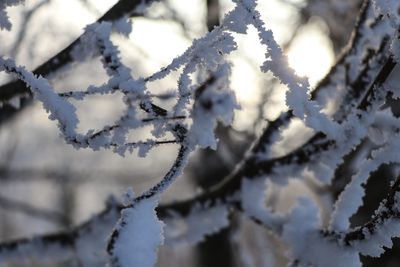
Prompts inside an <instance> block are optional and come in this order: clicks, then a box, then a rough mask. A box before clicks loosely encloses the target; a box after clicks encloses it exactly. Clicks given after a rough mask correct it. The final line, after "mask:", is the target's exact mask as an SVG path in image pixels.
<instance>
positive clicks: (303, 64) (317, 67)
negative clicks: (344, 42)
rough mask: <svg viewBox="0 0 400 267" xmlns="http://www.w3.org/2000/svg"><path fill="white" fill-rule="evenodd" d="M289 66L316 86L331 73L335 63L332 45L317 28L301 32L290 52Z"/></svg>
mask: <svg viewBox="0 0 400 267" xmlns="http://www.w3.org/2000/svg"><path fill="white" fill-rule="evenodd" d="M288 60H289V65H290V67H292V68H293V69H294V70H295V71H296V73H297V74H298V75H299V76H306V77H308V78H309V81H310V84H311V86H313V85H315V84H316V83H317V82H318V81H319V80H320V79H321V78H323V77H324V75H325V74H326V73H327V72H328V71H329V69H330V67H331V66H332V64H333V62H334V55H333V52H332V48H331V44H330V43H329V41H328V39H327V37H326V36H325V35H324V33H322V32H321V29H319V28H318V27H316V26H309V27H307V29H305V30H304V31H302V32H300V34H299V36H297V37H296V39H295V40H294V42H293V44H292V46H291V47H290V49H289V51H288Z"/></svg>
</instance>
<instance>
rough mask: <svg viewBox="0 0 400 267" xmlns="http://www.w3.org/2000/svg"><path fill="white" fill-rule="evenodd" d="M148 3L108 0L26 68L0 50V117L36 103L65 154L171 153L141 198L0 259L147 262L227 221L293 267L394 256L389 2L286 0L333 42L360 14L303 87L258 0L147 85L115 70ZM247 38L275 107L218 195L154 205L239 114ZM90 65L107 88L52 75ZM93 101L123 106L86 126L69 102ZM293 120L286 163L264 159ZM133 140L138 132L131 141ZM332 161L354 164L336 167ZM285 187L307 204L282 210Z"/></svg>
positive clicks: (394, 47) (393, 4) (122, 265)
mask: <svg viewBox="0 0 400 267" xmlns="http://www.w3.org/2000/svg"><path fill="white" fill-rule="evenodd" d="M265 1H267V0H265ZM20 2H23V1H7V0H6V1H2V2H1V3H0V28H1V29H2V30H11V27H12V25H11V22H10V19H9V18H8V16H7V7H9V6H11V5H15V4H20ZM158 2H159V1H154V0H141V1H139V0H137V1H135V0H129V1H128V0H120V1H118V2H117V3H116V4H115V5H114V6H113V7H111V9H109V10H108V11H107V12H106V13H105V14H104V15H103V16H101V17H100V18H99V19H98V20H97V21H96V22H94V23H92V24H89V25H87V26H86V27H85V30H84V33H83V34H82V35H81V36H80V37H79V38H78V39H76V40H75V41H74V42H72V43H71V44H70V45H69V46H67V47H66V48H65V49H63V50H62V51H60V52H59V53H58V54H56V55H55V56H54V57H52V58H51V59H49V60H48V61H46V62H44V63H43V64H42V65H40V66H39V67H38V68H36V69H35V70H33V71H30V70H29V69H28V68H27V67H25V66H21V65H19V64H18V63H16V60H15V59H14V58H10V57H6V56H3V55H0V71H1V72H3V73H6V74H8V75H10V76H12V77H13V78H15V79H16V80H15V81H11V82H9V83H6V84H4V85H2V86H1V87H0V101H1V102H0V103H1V110H2V111H1V112H4V113H3V114H4V115H1V116H0V118H1V120H7V118H9V117H10V116H12V114H14V113H17V112H18V110H19V109H21V108H23V107H24V106H27V105H29V103H30V102H31V101H30V100H31V99H34V101H38V102H40V103H41V104H42V106H43V108H44V109H45V110H46V112H47V113H48V118H49V119H50V120H53V121H54V122H55V123H56V124H57V125H58V128H59V132H60V135H61V136H62V137H63V139H64V141H65V143H67V144H69V145H71V146H73V147H74V148H76V149H91V150H94V151H98V150H110V151H112V152H114V153H117V154H119V155H121V156H126V157H128V156H129V155H130V154H132V153H137V154H138V155H139V156H140V157H146V156H147V155H148V153H149V151H150V150H156V149H158V148H159V147H160V146H166V145H175V146H178V150H177V153H176V155H174V156H173V157H174V160H172V162H171V166H170V167H169V169H168V170H167V171H166V172H165V174H164V175H163V177H161V178H160V179H159V181H158V182H157V183H155V184H153V185H152V186H150V187H148V188H147V190H145V191H144V192H142V193H140V194H136V193H134V192H133V191H132V189H127V190H126V193H125V195H124V197H123V201H116V200H115V201H114V200H111V201H109V202H108V203H107V206H106V208H105V209H104V210H103V211H102V212H100V213H99V214H97V215H95V216H93V217H92V218H91V219H89V220H88V221H86V222H85V223H82V224H79V225H77V226H75V227H74V228H73V229H71V230H70V231H66V232H60V233H54V234H45V235H42V236H36V237H33V238H26V239H18V240H14V241H5V242H3V243H1V244H0V265H1V266H3V265H5V266H7V265H6V264H9V263H13V262H16V263H19V262H24V261H27V260H28V259H29V260H31V259H35V260H36V261H37V262H47V263H48V262H50V263H51V262H56V261H60V260H64V259H70V258H74V259H76V260H77V262H79V264H80V265H79V266H106V265H107V264H108V265H109V266H118V267H128V266H143V267H147V266H154V265H155V264H156V263H157V254H158V250H159V248H160V247H161V246H165V245H170V246H179V245H180V244H191V245H194V244H196V243H198V242H201V241H203V240H204V238H205V236H210V235H213V234H215V233H217V232H218V231H220V230H221V229H223V228H226V227H228V226H229V225H230V224H231V223H232V221H233V220H235V218H234V217H235V215H237V214H241V215H240V216H242V217H241V220H247V221H252V222H254V223H255V224H257V225H258V227H261V228H264V229H266V230H267V231H268V232H269V233H270V234H271V235H273V237H274V238H276V239H277V240H280V242H282V244H284V245H285V248H284V249H283V248H279V249H282V250H284V251H285V253H286V255H285V256H286V258H287V260H288V262H289V266H324V267H325V266H348V267H350V266H362V263H361V259H360V256H370V257H380V256H381V255H382V254H383V253H384V252H385V251H386V250H388V249H391V248H392V245H393V244H392V238H396V237H398V236H400V180H399V178H398V176H399V173H398V170H399V169H398V165H397V164H398V163H399V162H400V152H399V149H400V141H399V140H397V139H396V138H397V135H398V134H399V131H400V128H399V126H396V125H397V124H396V123H399V121H398V116H399V113H398V111H397V108H396V104H397V103H398V98H399V96H400V93H399V85H398V84H397V82H398V81H399V78H398V77H400V75H399V67H398V66H397V62H398V61H399V60H400V45H399V31H398V29H399V26H400V14H399V10H400V2H399V1H392V0H365V1H363V2H362V3H359V2H358V1H345V0H331V1H308V2H298V1H294V2H293V3H291V2H290V1H289V2H290V3H289V4H290V5H293V6H296V7H297V8H298V9H299V10H300V11H301V14H302V15H303V16H304V17H312V16H315V15H319V16H322V17H323V18H325V20H326V25H327V27H328V28H329V29H331V31H330V34H331V36H332V39H334V40H336V42H335V43H336V45H337V46H341V45H342V44H343V42H344V41H343V39H346V37H343V36H346V35H348V33H349V32H350V29H349V24H352V23H353V22H354V21H355V19H356V17H357V20H356V22H355V23H354V29H353V30H352V34H351V36H350V37H349V41H348V43H347V45H346V46H345V48H344V49H343V51H342V52H341V54H340V56H339V57H338V59H337V60H336V63H335V64H334V65H333V67H332V68H331V70H330V71H329V72H328V74H327V75H326V76H325V77H324V78H323V79H322V80H321V81H320V82H319V83H317V85H315V86H310V83H309V82H308V80H307V79H306V78H302V77H298V76H297V75H296V73H295V71H294V70H293V69H292V68H291V67H290V66H289V64H288V59H287V55H286V54H285V49H284V48H282V46H281V45H280V44H278V42H277V40H276V38H275V37H274V33H273V31H272V30H271V29H270V26H269V24H268V23H269V21H268V18H265V16H264V15H263V14H262V13H261V11H260V9H259V5H260V2H261V1H255V0H233V1H232V8H231V9H230V10H229V11H228V12H227V13H226V14H224V15H223V16H221V19H220V21H219V23H218V25H215V26H214V27H209V31H208V32H207V33H205V34H203V35H202V36H201V37H199V38H194V39H193V40H192V42H191V43H190V45H189V47H187V49H186V50H185V51H184V52H183V53H182V54H180V55H179V56H177V57H176V58H174V59H173V60H171V61H170V62H169V63H168V64H166V65H165V66H163V67H162V68H161V69H159V70H158V71H155V72H153V73H151V74H150V75H146V76H142V75H140V74H138V72H137V71H136V68H137V67H136V66H135V65H130V64H128V63H126V61H125V60H124V54H123V53H121V52H120V50H121V49H120V47H119V46H118V45H117V44H116V41H115V36H118V38H123V37H124V36H125V37H127V36H129V34H130V33H131V31H132V27H135V24H133V26H132V22H131V18H132V17H140V16H148V10H149V9H151V8H154V6H157V4H159V3H158ZM161 2H162V1H161ZM207 2H208V1H207ZM356 11H357V12H358V15H357V14H356V13H357V12H356ZM304 17H303V19H304ZM345 18H346V19H345ZM251 32H253V33H255V36H257V39H258V43H259V45H260V46H261V47H262V48H263V49H264V55H263V58H262V60H259V61H260V62H261V64H259V66H258V67H259V69H260V73H259V75H261V76H265V77H272V78H271V79H270V80H269V81H270V82H271V83H277V84H279V85H280V87H279V88H280V90H284V92H285V103H286V107H287V108H286V110H284V111H282V112H281V113H280V114H279V115H278V116H276V118H274V119H269V120H261V121H259V123H260V124H263V125H262V128H263V130H262V131H261V132H260V133H259V134H258V136H257V137H249V138H250V139H252V145H251V146H250V148H249V149H248V151H247V152H246V153H245V154H244V155H241V156H240V157H241V158H240V160H239V163H237V164H235V166H234V167H231V168H230V170H229V171H230V173H229V174H228V175H226V177H225V178H224V179H222V180H221V181H219V182H218V183H217V184H216V185H214V186H212V187H209V188H207V189H205V190H203V191H201V192H199V193H198V194H195V195H194V196H192V197H191V198H188V199H185V200H181V201H176V202H172V203H167V204H164V203H162V204H159V202H160V198H161V197H162V196H163V194H164V193H165V191H166V190H168V189H170V188H173V187H174V184H175V183H174V182H175V181H176V179H178V178H180V177H181V176H182V173H183V171H184V170H185V167H186V166H187V165H188V163H189V162H190V156H191V154H193V153H196V151H199V150H203V149H214V150H215V149H217V147H218V142H219V140H218V139H220V142H223V139H222V138H223V137H222V136H218V135H217V134H216V129H217V128H218V127H219V125H225V126H229V125H231V124H232V122H233V119H234V115H235V112H236V111H237V110H238V109H240V108H242V109H245V108H246V107H244V106H241V103H240V101H239V100H238V98H237V97H236V96H235V92H234V91H233V90H232V80H233V79H234V78H235V77H233V70H232V69H233V66H234V64H233V63H232V62H231V55H232V54H234V53H236V52H237V51H238V50H239V49H241V45H243V44H242V43H241V42H239V41H238V40H239V39H240V38H241V36H244V35H247V34H250V33H251ZM341 38H342V39H341ZM1 42H2V43H5V42H7V40H1ZM335 49H336V50H339V49H338V48H337V47H335ZM93 58H95V59H98V58H100V60H101V64H102V67H103V69H104V70H105V72H106V75H107V81H105V82H104V83H102V84H100V85H94V84H98V83H96V82H95V81H92V83H91V84H92V85H90V86H88V87H87V88H85V89H83V90H76V89H75V90H71V91H63V92H60V91H58V90H56V89H55V86H54V85H53V84H52V83H51V82H50V81H49V79H50V78H51V77H54V76H57V75H60V73H62V72H63V71H65V69H67V68H68V66H71V65H72V64H78V63H79V64H83V62H85V61H87V60H90V59H93ZM172 75H176V77H177V79H176V84H175V85H174V88H173V90H171V89H170V88H168V87H167V86H166V87H165V88H163V89H164V93H163V94H157V93H154V92H153V91H152V90H153V87H152V86H151V85H152V84H154V83H157V86H162V85H163V84H164V83H165V84H166V80H167V79H168V78H170V77H171V76H172ZM236 75H238V74H236ZM239 75H240V74H239ZM236 78H238V77H236ZM239 78H240V77H239ZM247 86H248V87H251V86H252V84H248V85H247ZM96 95H115V96H117V97H120V98H121V99H122V101H120V102H118V103H117V105H121V103H122V104H123V110H122V112H121V114H120V116H119V117H118V118H116V119H115V120H114V122H113V123H109V124H105V125H103V126H102V127H99V128H97V129H91V128H89V129H85V130H82V128H85V127H84V125H83V126H82V125H81V121H82V120H81V118H80V116H79V115H80V114H79V113H78V112H77V105H79V104H80V103H81V102H82V103H85V101H89V99H90V98H91V97H93V96H96ZM164 100H167V102H163V101H164ZM16 102H17V103H18V104H17V105H16ZM10 106H12V107H13V108H10ZM299 122H301V123H302V125H303V126H304V127H303V130H304V129H306V130H304V132H306V134H301V136H300V134H298V136H296V135H295V136H294V137H292V139H294V141H293V140H291V143H292V148H291V149H288V151H286V152H285V153H282V154H281V155H278V154H277V153H275V152H274V151H276V148H277V147H279V146H282V145H283V142H285V140H286V139H287V137H286V136H287V133H288V132H290V131H291V129H293V125H294V124H296V123H299ZM143 130H145V131H147V132H148V133H147V136H148V137H146V138H145V139H140V140H136V139H135V138H134V137H135V135H137V133H138V132H139V131H143ZM396 140H397V141H396ZM397 146H399V147H397ZM228 152H229V151H228ZM169 156H171V157H172V155H169ZM232 157H233V155H232ZM344 166H345V167H346V168H348V169H351V170H350V171H343V169H344ZM382 166H389V167H390V176H391V177H390V183H389V184H388V186H387V191H386V192H385V194H386V197H384V198H383V199H381V201H380V202H379V205H377V208H376V210H375V211H374V213H373V214H372V215H371V217H370V218H369V219H368V220H366V221H364V222H361V223H359V224H358V225H356V224H355V223H354V222H353V221H352V218H353V216H354V214H356V213H357V212H358V210H359V208H360V207H362V206H363V200H367V199H368V190H366V189H365V188H366V185H367V184H368V183H369V182H370V179H371V177H372V176H373V175H374V174H376V173H377V172H378V171H379V169H380V168H382ZM203 168H207V166H203ZM210 175H214V174H213V173H210ZM296 181H302V182H303V184H305V185H307V186H308V188H309V189H310V190H311V191H312V192H313V194H309V196H308V197H301V198H298V199H296V201H295V203H294V204H293V205H292V206H291V207H290V208H289V209H287V210H282V209H280V208H279V207H278V205H276V203H275V201H273V199H272V197H271V196H277V197H278V198H280V197H281V196H280V195H279V194H288V193H291V192H293V191H290V190H288V188H289V187H290V186H291V185H292V184H293V182H296ZM385 181H386V180H385ZM385 181H384V180H383V178H382V179H381V183H385ZM285 190H286V191H285ZM377 204H378V203H377ZM238 232H239V230H238ZM236 238H238V237H237V236H236ZM239 238H240V237H239ZM232 239H235V237H234V236H232ZM238 243H239V244H240V243H241V242H238ZM258 249H260V248H258ZM262 249H264V250H265V251H264V252H263V251H262V250H261V252H260V253H264V254H265V255H270V254H272V253H273V250H274V249H277V248H275V247H274V246H272V245H270V246H264V247H262ZM240 251H241V253H242V255H241V256H242V260H243V262H244V263H243V264H247V265H249V266H254V265H256V266H258V265H257V263H255V262H254V261H253V260H252V257H251V254H252V253H248V252H246V249H244V248H243V249H240Z"/></svg>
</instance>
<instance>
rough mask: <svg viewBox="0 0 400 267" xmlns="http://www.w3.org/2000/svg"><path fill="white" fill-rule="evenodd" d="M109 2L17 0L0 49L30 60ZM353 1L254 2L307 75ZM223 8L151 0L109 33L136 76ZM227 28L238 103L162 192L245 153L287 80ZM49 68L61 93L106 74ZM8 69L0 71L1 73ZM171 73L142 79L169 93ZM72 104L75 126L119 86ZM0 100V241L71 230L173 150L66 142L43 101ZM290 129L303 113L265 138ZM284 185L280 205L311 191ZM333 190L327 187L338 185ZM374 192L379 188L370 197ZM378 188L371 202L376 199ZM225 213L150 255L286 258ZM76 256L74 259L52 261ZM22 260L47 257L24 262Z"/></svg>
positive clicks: (172, 193)
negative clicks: (142, 153)
mask: <svg viewBox="0 0 400 267" xmlns="http://www.w3.org/2000/svg"><path fill="white" fill-rule="evenodd" d="M116 2H117V1H114V0H103V1H98V0H97V1H96V0H69V1H63V0H38V1H36V0H26V3H25V4H24V5H21V6H17V7H12V8H9V9H8V10H7V11H8V13H9V15H10V17H11V21H12V23H13V28H12V30H11V31H9V32H7V31H1V32H0V40H1V41H0V54H1V55H5V56H8V57H12V58H15V59H16V61H17V63H18V64H20V65H24V66H26V67H27V68H28V69H34V68H35V67H36V66H38V65H40V64H41V63H42V62H44V61H46V60H47V59H49V58H51V57H52V56H53V55H54V54H56V53H57V52H58V51H60V50H61V49H63V48H64V47H65V46H67V45H68V44H69V43H70V42H72V41H73V40H75V39H76V38H77V37H78V36H80V35H81V34H82V33H83V29H84V27H85V26H86V25H87V24H90V23H93V22H94V21H96V19H97V18H99V17H100V16H101V15H102V14H104V13H105V12H106V11H107V10H108V9H109V8H110V7H112V6H113V5H114V4H115V3H116ZM360 5H361V1H360V0H353V1H348V0H326V1H319V0H309V1H307V0H304V1H303V0H263V1H259V7H258V8H259V10H260V12H261V14H262V16H263V19H264V21H265V23H266V26H267V27H269V28H270V29H272V30H273V32H274V36H275V38H276V39H277V41H278V42H279V43H280V45H281V46H282V48H283V49H284V51H285V53H286V54H287V56H288V59H289V64H290V66H291V67H293V68H294V69H295V70H296V72H297V74H298V75H300V76H306V77H308V78H309V80H310V83H311V85H312V86H315V85H316V84H317V83H318V81H319V80H320V79H321V78H323V77H324V75H325V74H326V73H327V72H328V71H329V69H330V67H331V66H332V65H333V64H334V62H335V58H337V56H338V55H339V54H340V51H341V50H342V49H343V47H344V46H345V45H346V43H347V41H348V39H349V37H350V34H351V29H352V28H353V25H354V23H355V20H356V17H357V13H358V10H359V9H360ZM232 7H233V4H232V3H231V2H230V1H229V0H220V1H218V0H191V1H183V0H164V1H160V2H159V3H156V4H154V5H152V6H151V7H150V9H149V12H148V14H146V16H143V17H135V18H132V19H131V22H132V27H133V31H132V33H131V34H130V36H129V38H123V37H121V36H119V35H114V36H113V41H114V42H115V44H118V46H119V49H120V50H121V57H122V60H123V62H124V63H125V64H126V65H128V66H129V67H130V68H131V69H132V71H133V75H134V76H135V77H139V76H143V77H145V76H148V75H150V74H151V73H153V72H155V71H157V70H159V69H160V68H161V67H163V66H166V65H167V64H168V63H169V62H170V61H171V60H172V59H173V58H175V57H176V56H177V55H180V54H181V53H183V52H184V51H185V50H186V49H187V48H188V47H189V46H190V44H191V43H192V41H193V40H194V39H196V38H200V37H201V36H203V35H204V34H206V33H207V32H208V31H210V30H212V29H213V27H214V26H216V25H218V24H219V21H220V19H221V18H222V17H223V15H224V14H225V13H226V12H227V11H229V10H230V9H231V8H232ZM235 38H236V40H237V42H238V45H239V49H238V50H237V51H235V52H234V53H232V54H231V55H229V58H228V59H229V60H230V61H231V62H232V64H233V65H232V66H233V67H232V77H231V85H232V88H233V89H234V90H235V92H236V96H237V99H238V102H239V103H240V105H241V110H239V111H237V112H236V114H235V121H234V124H233V126H232V127H223V126H218V128H217V135H218V138H219V140H220V142H219V145H218V149H217V150H216V151H213V150H201V151H197V152H196V153H195V155H193V156H192V157H191V160H190V164H189V166H188V167H187V168H186V170H185V173H184V175H183V176H182V177H180V178H179V180H178V181H177V182H176V183H175V184H174V185H173V186H172V187H171V188H170V189H169V190H168V191H167V193H166V194H165V195H164V196H163V201H164V202H169V201H174V200H179V199H185V198H188V197H190V196H192V195H193V194H196V193H198V192H201V190H204V189H206V188H208V187H210V186H212V185H214V184H216V183H218V181H220V180H221V179H222V178H223V177H224V176H225V175H227V174H228V173H229V172H230V171H231V170H232V169H233V167H234V166H235V164H236V163H237V162H238V161H239V160H240V159H241V158H242V157H243V154H244V153H245V151H246V150H247V148H248V147H249V146H250V144H251V143H252V141H253V140H254V139H255V137H256V136H257V135H258V134H259V133H260V131H261V129H263V128H264V127H265V125H266V124H267V123H268V121H269V120H273V119H274V118H275V117H276V116H277V115H278V114H279V113H280V112H281V111H283V110H285V109H286V106H285V104H284V93H285V88H284V87H283V86H281V85H280V84H279V82H277V81H276V80H275V79H274V78H273V77H272V76H269V75H268V74H262V73H261V71H260V70H259V66H260V65H261V63H262V62H263V60H264V49H265V48H263V47H262V46H261V45H260V44H259V42H258V38H257V35H256V31H255V30H254V29H252V28H249V30H248V33H247V35H237V36H236V35H235ZM47 78H49V79H50V81H51V84H52V85H53V86H54V87H55V88H56V89H57V90H58V91H59V92H65V91H70V90H78V89H79V90H83V89H85V88H87V86H89V85H100V84H102V83H104V82H105V81H107V76H106V74H105V71H104V70H103V68H102V65H101V63H100V60H99V58H94V59H91V60H87V61H85V62H77V63H72V64H69V65H68V66H67V67H65V68H64V69H63V70H62V71H59V72H58V73H57V74H56V75H52V76H51V77H47ZM10 79H11V77H9V76H7V75H4V74H0V83H1V84H5V83H6V82H8V81H10ZM177 79H178V73H173V74H171V75H170V76H168V77H167V78H166V79H163V80H162V82H160V81H158V82H153V83H151V84H150V88H151V90H152V92H154V93H155V94H163V93H168V92H170V91H171V90H173V89H174V88H176V82H177ZM160 101H161V102H160V103H161V105H163V101H165V103H164V104H165V105H168V101H170V100H169V99H164V100H162V99H161V100H160ZM73 103H74V104H76V105H77V108H78V115H79V117H80V118H81V120H80V121H81V122H80V124H79V130H80V131H82V132H86V131H87V130H89V129H92V128H93V129H98V128H99V127H101V126H102V125H105V124H109V123H112V122H113V121H114V119H116V118H118V116H119V115H120V114H121V112H122V111H123V108H124V106H123V103H122V101H121V95H118V94H115V95H112V96H109V95H105V96H101V95H100V96H99V95H96V96H93V97H90V98H86V100H85V101H83V102H74V101H73ZM0 104H1V105H2V106H7V105H8V106H11V108H13V109H18V112H15V114H14V113H13V114H14V115H13V116H2V117H1V116H0V117H1V123H0V240H1V241H5V240H12V239H17V238H21V237H30V236H34V235H40V234H43V233H49V232H57V231H64V230H68V229H71V228H72V227H74V226H75V225H77V224H79V223H82V222H84V221H85V220H87V219H89V218H90V217H91V216H92V215H94V214H95V213H96V212H99V211H100V210H102V209H103V208H104V205H105V202H106V200H107V199H108V198H109V197H110V196H111V195H113V196H115V197H116V198H119V196H121V195H122V193H123V192H124V191H125V190H126V188H127V187H129V186H131V187H133V189H134V190H135V192H136V193H137V194H139V193H140V192H142V191H144V190H145V189H146V188H148V187H149V186H150V185H152V184H154V183H155V182H156V181H158V179H159V178H160V177H161V176H162V175H163V174H164V172H165V171H166V170H167V168H168V166H170V164H171V162H172V161H173V160H174V157H173V156H171V155H175V154H176V151H177V146H175V145H165V146H159V147H157V148H155V149H153V150H151V151H150V152H149V155H148V156H147V157H146V158H140V157H138V156H136V154H135V153H133V154H132V155H127V156H125V157H121V156H119V155H117V154H114V153H112V152H111V151H96V152H93V151H91V150H83V149H81V150H75V149H74V148H72V147H71V146H68V145H66V144H65V142H64V141H63V140H62V138H60V137H59V133H58V129H57V127H56V125H55V123H54V122H52V121H50V120H49V119H48V118H47V116H48V115H47V114H46V113H45V111H44V110H43V108H42V107H41V105H40V104H38V103H32V104H30V105H24V108H21V109H19V107H20V105H21V103H20V101H19V99H13V100H12V101H10V102H8V103H0ZM147 130H148V129H143V130H141V131H138V132H137V139H146V138H147V136H148V133H147V132H146V131H147ZM294 134H296V137H299V135H302V134H304V136H306V135H307V129H305V127H304V126H302V125H301V123H293V125H292V127H290V128H289V130H288V131H287V133H285V136H286V137H287V138H285V140H284V142H281V143H280V144H279V146H276V147H275V148H274V154H275V155H282V154H283V153H286V152H287V151H290V149H292V148H293V142H291V138H290V137H291V136H293V135H294ZM204 166H207V168H204ZM341 171H343V174H342V175H348V173H349V172H351V170H348V169H346V168H345V167H343V168H342V169H341ZM346 172H347V173H346ZM382 173H383V174H384V173H385V170H382ZM379 175H382V174H379ZM388 175H389V174H387V176H388ZM289 188H291V189H290V190H292V191H291V194H278V192H279V191H277V192H275V193H273V194H272V196H270V199H273V198H277V199H278V200H279V203H280V204H279V205H280V206H279V207H280V208H281V209H287V208H288V207H289V206H290V203H292V202H293V201H294V200H295V198H296V197H297V196H298V195H303V194H308V195H314V194H315V190H312V188H311V189H310V186H309V185H308V184H307V183H306V182H302V181H301V180H296V181H295V182H293V184H291V185H290V187H289ZM314 189H315V188H314ZM337 190H338V189H337ZM330 194H331V195H332V197H334V196H335V195H337V191H335V190H332V191H330ZM289 196H290V197H289ZM379 198H381V195H379V194H378V195H377V196H376V199H378V200H379ZM376 199H372V200H371V201H372V202H373V203H375V202H374V201H376V205H377V203H378V200H376ZM278 200H276V199H275V200H274V201H278ZM271 201H272V200H271ZM327 203H330V202H329V200H328V202H327ZM321 205H324V203H323V202H321ZM371 207H375V206H374V204H372V206H371ZM371 212H372V209H370V210H366V211H361V212H360V214H358V217H359V218H364V220H365V218H368V217H369V215H370V214H371ZM362 216H364V217H362ZM362 220H363V219H360V220H359V221H362ZM359 221H358V222H359ZM232 222H233V223H232V224H231V226H230V227H229V228H227V229H225V230H223V231H222V232H220V233H219V234H216V235H214V236H212V237H209V238H207V239H206V241H205V242H202V243H200V244H198V245H197V246H194V247H188V246H184V247H177V248H168V247H165V248H163V249H162V250H161V251H160V257H159V263H158V265H157V266H160V267H161V266H178V265H179V266H199V267H200V266H201V267H214V266H215V267H216V266H268V267H269V266H285V265H286V259H285V257H284V251H285V248H284V246H283V244H280V243H279V242H278V241H277V240H275V238H274V237H273V236H272V235H269V234H268V233H267V232H266V231H264V229H262V228H261V227H259V226H257V225H254V224H253V223H251V222H248V221H247V220H246V219H243V218H241V216H240V215H239V214H238V215H234V216H233V218H232ZM277 248H279V249H277ZM364 261H365V264H366V265H365V266H383V265H380V264H382V262H375V261H373V260H371V259H364ZM74 264H75V263H74V262H73V261H71V262H64V263H60V266H75V265H74ZM388 264H389V263H388ZM23 266H44V264H43V263H37V262H35V261H32V262H27V263H26V265H23ZM51 266H54V265H51ZM384 266H390V265H384ZM393 266H398V265H393Z"/></svg>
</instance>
